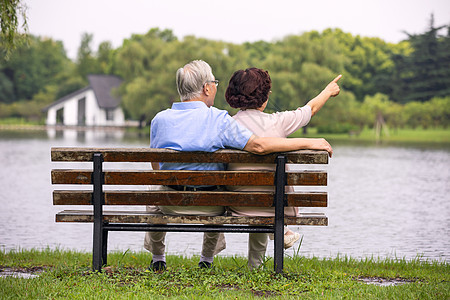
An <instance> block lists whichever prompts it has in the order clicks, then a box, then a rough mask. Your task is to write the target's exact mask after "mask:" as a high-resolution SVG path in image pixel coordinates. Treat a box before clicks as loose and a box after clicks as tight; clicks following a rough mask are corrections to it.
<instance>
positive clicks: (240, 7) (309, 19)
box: [24, 0, 450, 59]
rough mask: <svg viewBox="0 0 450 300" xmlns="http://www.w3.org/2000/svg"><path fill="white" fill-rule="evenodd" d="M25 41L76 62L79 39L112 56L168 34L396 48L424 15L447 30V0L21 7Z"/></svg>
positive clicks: (138, 1)
mask: <svg viewBox="0 0 450 300" xmlns="http://www.w3.org/2000/svg"><path fill="white" fill-rule="evenodd" d="M24 2H25V3H26V5H27V6H28V11H27V15H28V25H29V31H30V33H32V34H34V35H39V36H47V37H51V38H53V39H55V40H60V41H63V43H64V47H65V48H66V51H67V54H68V56H69V57H70V58H72V59H74V58H75V57H76V53H77V49H78V47H79V45H80V40H81V35H82V34H83V33H84V32H87V33H91V34H93V35H94V41H93V44H92V45H91V46H92V48H93V50H94V51H95V50H97V46H98V44H99V43H101V42H103V41H110V42H111V43H112V45H113V47H114V48H116V47H119V46H120V45H121V44H122V42H123V40H124V39H126V38H129V37H131V35H132V34H135V33H137V34H144V33H146V32H147V31H148V30H149V29H150V28H153V27H159V28H160V29H171V30H172V31H173V32H174V34H175V35H176V36H177V37H178V38H180V39H182V38H183V37H184V36H186V35H195V36H196V37H204V38H208V39H213V40H223V41H227V42H233V43H242V42H245V41H249V42H253V41H257V40H265V41H269V42H270V41H274V40H278V39H281V38H283V37H284V36H286V35H289V34H301V33H303V32H307V31H311V30H318V31H322V30H324V29H326V28H340V29H342V30H344V31H345V32H350V33H352V34H354V35H357V34H358V35H361V36H368V37H379V38H382V39H383V40H385V41H387V42H393V43H397V42H399V41H401V40H403V39H405V38H407V36H406V35H405V34H404V33H403V31H407V32H408V33H422V32H424V31H425V30H426V29H427V27H428V22H429V20H430V15H431V14H432V13H433V14H434V17H435V25H436V26H438V25H448V24H450V1H449V0H409V1H408V0H371V1H365V0H339V1H338V0H335V1H330V0H306V1H302V0H297V1H295V0H274V1H267V0H222V1H217V0H179V1H177V0H121V1H119V0H25V1H24Z"/></svg>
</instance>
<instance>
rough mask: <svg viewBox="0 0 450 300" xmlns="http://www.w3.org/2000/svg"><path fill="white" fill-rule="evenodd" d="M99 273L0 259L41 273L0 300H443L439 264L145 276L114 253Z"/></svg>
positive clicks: (180, 261) (77, 262)
mask: <svg viewBox="0 0 450 300" xmlns="http://www.w3.org/2000/svg"><path fill="white" fill-rule="evenodd" d="M108 260H109V267H107V268H105V269H104V271H103V272H102V273H93V272H91V271H90V265H91V254H90V253H83V252H77V251H60V250H43V251H36V250H20V251H10V252H6V251H3V252H0V266H2V267H0V268H5V267H10V268H15V269H18V270H27V268H28V269H31V270H36V267H40V268H42V269H43V271H42V272H41V273H39V274H40V275H39V277H37V278H33V279H22V278H13V277H6V278H0V295H1V296H0V298H1V299H25V298H26V299H42V298H44V299H45V298H51V299H60V298H66V299H72V298H75V299H109V298H111V299H112V298H114V299H131V298H132V299H134V298H136V299H163V298H164V299H165V298H172V299H236V298H238V299H252V298H260V297H267V298H283V299H288V298H293V299H295V298H302V299H317V298H320V299H449V298H450V282H449V280H450V268H449V264H448V263H446V262H443V261H441V262H438V261H421V260H419V259H415V260H410V261H407V260H404V259H364V260H357V259H352V258H349V257H337V258H333V259H319V258H305V257H301V256H299V255H298V254H295V255H294V257H286V258H285V272H284V274H275V273H274V272H273V271H272V269H273V261H272V259H268V260H267V262H266V263H265V265H264V266H262V267H261V268H260V269H258V270H253V271H250V270H248V269H247V267H246V264H247V261H246V259H245V258H243V257H217V258H216V259H215V261H214V264H215V267H214V268H213V269H211V270H204V269H199V268H198V267H197V264H198V257H192V258H186V257H182V256H173V255H169V256H168V257H167V263H168V269H167V271H165V272H162V273H154V272H150V271H147V270H146V268H147V266H148V264H149V261H150V255H149V254H148V253H146V252H128V251H126V252H125V253H120V252H114V253H110V254H109V255H108ZM361 277H372V278H374V277H376V278H397V279H398V280H402V281H404V282H406V283H404V284H401V285H397V286H376V285H370V284H366V283H363V282H361V281H360V280H358V279H359V278H361Z"/></svg>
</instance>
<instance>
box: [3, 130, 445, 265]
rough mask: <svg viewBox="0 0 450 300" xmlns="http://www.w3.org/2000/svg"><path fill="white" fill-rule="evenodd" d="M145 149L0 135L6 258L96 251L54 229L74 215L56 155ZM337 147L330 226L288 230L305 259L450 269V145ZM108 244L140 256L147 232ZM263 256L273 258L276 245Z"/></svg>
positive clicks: (172, 247)
mask: <svg viewBox="0 0 450 300" xmlns="http://www.w3.org/2000/svg"><path fill="white" fill-rule="evenodd" d="M332 144H333V143H332ZM148 145H149V140H148V136H147V135H146V134H145V135H143V136H141V137H139V136H137V135H134V136H129V135H126V134H124V133H123V132H120V131H110V132H105V131H86V132H77V131H68V130H66V131H58V132H56V131H0V166H1V168H0V185H1V192H0V250H1V249H3V250H11V249H31V248H36V249H42V248H47V247H49V248H52V249H54V248H60V249H76V250H87V251H91V250H92V225H91V224H69V223H67V224H65V223H55V220H54V219H55V214H56V213H57V212H58V211H59V210H62V209H63V208H66V209H70V208H74V207H55V206H53V205H52V188H53V187H52V185H51V183H50V170H51V169H52V168H53V167H58V166H57V164H52V163H51V162H50V148H51V147H56V146H92V147H113V146H117V147H147V146H148ZM333 149H334V155H333V158H332V159H331V160H330V164H329V165H328V166H327V167H326V168H327V170H328V173H329V175H328V187H327V188H326V191H328V194H329V207H328V208H325V209H319V210H320V211H324V212H325V213H326V214H327V216H328V218H329V226H327V227H309V226H302V227H295V226H292V227H291V229H292V230H296V231H298V232H300V233H301V234H302V235H303V243H302V245H301V248H300V254H301V255H304V256H309V257H312V256H316V257H336V256H337V255H340V256H344V255H347V256H351V257H354V258H365V257H375V258H377V257H380V258H385V257H389V258H406V259H414V258H417V257H419V258H420V259H428V260H445V261H450V201H449V200H450V147H449V146H448V145H441V146H439V147H436V146H430V145H419V146H414V145H407V146H405V145H403V146H402V145H395V146H393V145H361V144H354V143H352V144H333ZM59 167H60V166H59ZM319 168H320V167H319ZM321 168H323V167H321ZM315 210H316V211H317V210H318V209H315ZM308 211H314V209H309V210H308ZM109 236H110V238H109V245H108V247H109V249H110V250H119V251H126V250H127V249H130V250H133V251H141V250H143V237H144V234H143V233H140V232H111V233H110V234H109ZM226 238H227V249H226V250H225V251H224V252H222V254H221V255H227V256H230V255H246V252H247V234H233V233H229V234H226ZM200 244H201V234H199V233H169V234H168V236H167V248H166V250H167V251H168V253H169V254H184V255H187V256H190V255H193V254H199V252H200V246H201V245H200ZM297 246H298V244H297V245H296V246H295V247H297ZM293 251H294V250H293V248H291V249H289V250H287V251H286V252H287V254H288V255H292V254H293ZM267 254H268V255H272V254H273V245H272V244H271V243H269V247H268V251H267Z"/></svg>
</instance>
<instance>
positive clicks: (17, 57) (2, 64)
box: [0, 36, 69, 103]
mask: <svg viewBox="0 0 450 300" xmlns="http://www.w3.org/2000/svg"><path fill="white" fill-rule="evenodd" d="M68 63H69V59H68V58H67V56H66V53H65V51H64V47H63V45H62V43H61V42H58V41H54V40H52V39H48V38H40V37H35V36H30V37H29V45H28V46H27V45H19V46H17V49H16V51H14V52H13V53H11V56H10V58H9V60H6V59H5V58H4V57H0V73H2V74H3V76H2V77H6V78H7V80H8V81H9V82H10V83H12V85H13V88H12V91H13V95H11V90H10V89H7V90H9V92H8V93H6V94H5V92H3V93H0V102H4V103H11V102H14V101H18V100H31V99H32V98H33V95H34V94H36V93H38V92H39V91H41V90H42V89H43V88H44V86H46V85H48V84H58V83H59V82H58V75H59V74H60V73H61V72H63V70H64V69H65V68H66V67H67V64H68ZM8 81H6V82H5V83H4V84H3V83H2V84H1V85H2V87H3V88H0V89H2V90H3V91H5V85H6V86H8V85H9V83H8Z"/></svg>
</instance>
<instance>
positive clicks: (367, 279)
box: [356, 276, 416, 286]
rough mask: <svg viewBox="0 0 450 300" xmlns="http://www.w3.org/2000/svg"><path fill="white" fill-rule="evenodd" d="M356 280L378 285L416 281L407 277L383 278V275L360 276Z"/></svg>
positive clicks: (393, 284)
mask: <svg viewBox="0 0 450 300" xmlns="http://www.w3.org/2000/svg"><path fill="white" fill-rule="evenodd" d="M356 280H358V281H360V282H363V283H366V284H373V285H378V286H395V285H402V284H406V283H412V282H416V280H411V279H405V278H400V277H397V278H383V277H363V276H359V277H358V278H357V279H356Z"/></svg>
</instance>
